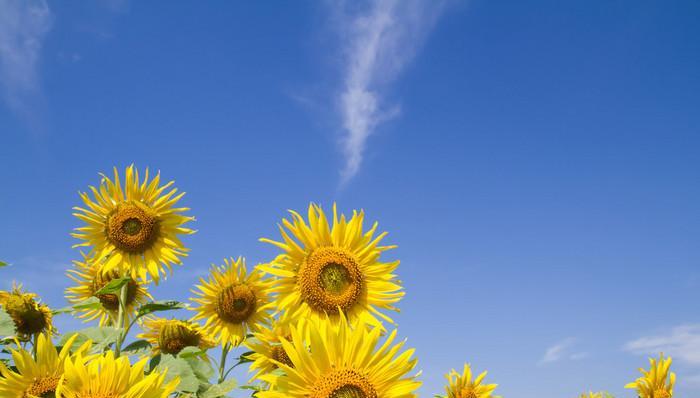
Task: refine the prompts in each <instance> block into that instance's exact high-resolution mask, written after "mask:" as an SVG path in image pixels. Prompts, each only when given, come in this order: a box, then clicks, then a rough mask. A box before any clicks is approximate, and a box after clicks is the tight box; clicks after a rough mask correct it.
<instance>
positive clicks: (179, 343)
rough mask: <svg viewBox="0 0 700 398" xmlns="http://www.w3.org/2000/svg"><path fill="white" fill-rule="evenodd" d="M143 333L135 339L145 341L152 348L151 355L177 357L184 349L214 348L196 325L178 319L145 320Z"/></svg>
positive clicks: (211, 342) (212, 342)
mask: <svg viewBox="0 0 700 398" xmlns="http://www.w3.org/2000/svg"><path fill="white" fill-rule="evenodd" d="M143 329H144V332H143V333H141V334H139V335H138V336H137V337H139V338H142V339H146V340H147V341H148V342H149V343H151V346H153V353H154V354H158V353H161V352H162V353H165V354H171V355H177V354H179V353H180V351H182V349H183V348H185V347H199V348H200V349H202V350H206V349H209V348H212V347H214V346H216V342H214V341H212V340H211V339H209V338H208V337H207V336H206V335H205V334H204V332H202V330H201V328H200V327H199V325H198V324H196V323H193V322H189V321H181V320H178V319H165V318H157V317H152V318H147V319H145V320H144V322H143Z"/></svg>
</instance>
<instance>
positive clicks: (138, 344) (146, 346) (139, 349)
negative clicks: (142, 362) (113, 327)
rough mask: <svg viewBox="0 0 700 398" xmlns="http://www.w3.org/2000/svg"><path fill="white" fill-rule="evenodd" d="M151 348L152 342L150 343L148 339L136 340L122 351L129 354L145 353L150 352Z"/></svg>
mask: <svg viewBox="0 0 700 398" xmlns="http://www.w3.org/2000/svg"><path fill="white" fill-rule="evenodd" d="M150 350H151V343H149V342H148V341H147V340H136V341H134V342H131V343H130V344H129V345H127V346H126V347H124V348H122V352H123V353H125V354H129V355H137V354H143V353H146V352H149V351H150Z"/></svg>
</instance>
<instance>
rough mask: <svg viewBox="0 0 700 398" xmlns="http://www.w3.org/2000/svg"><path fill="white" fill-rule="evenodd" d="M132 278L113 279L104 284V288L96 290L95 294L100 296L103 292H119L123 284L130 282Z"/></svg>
mask: <svg viewBox="0 0 700 398" xmlns="http://www.w3.org/2000/svg"><path fill="white" fill-rule="evenodd" d="M130 280H131V278H129V277H124V278H117V279H112V280H111V281H109V283H108V284H106V285H104V286H103V287H102V289H100V290H98V291H96V292H95V294H94V296H99V295H101V294H118V293H119V291H120V290H121V289H122V286H124V285H126V284H127V283H129V281H130Z"/></svg>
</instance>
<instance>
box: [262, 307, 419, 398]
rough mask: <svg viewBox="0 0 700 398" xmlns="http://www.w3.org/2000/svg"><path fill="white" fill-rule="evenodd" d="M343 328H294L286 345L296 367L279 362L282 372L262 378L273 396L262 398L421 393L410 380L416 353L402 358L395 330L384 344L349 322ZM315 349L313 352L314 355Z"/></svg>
mask: <svg viewBox="0 0 700 398" xmlns="http://www.w3.org/2000/svg"><path fill="white" fill-rule="evenodd" d="M338 318H339V319H338V322H329V320H328V319H326V320H323V321H310V322H312V323H313V324H312V325H310V327H308V328H302V329H307V330H308V336H309V337H308V339H305V337H304V336H305V335H306V334H307V333H306V332H302V330H300V328H298V327H296V326H293V327H292V328H291V340H287V339H285V338H282V339H281V342H282V347H283V348H284V350H285V352H286V353H287V355H288V357H289V360H290V362H291V363H292V365H291V366H290V365H287V364H285V363H283V362H280V361H275V363H276V365H277V366H278V367H279V368H280V369H281V370H282V372H279V373H278V372H274V373H268V374H265V375H262V376H260V378H261V380H263V381H265V382H267V383H269V385H270V389H269V391H261V392H258V393H257V394H256V395H257V397H258V398H286V397H292V398H295V397H297V398H302V397H303V398H344V397H349V398H378V397H382V398H398V397H402V398H411V397H415V396H416V394H415V391H416V390H417V389H418V387H420V384H421V383H420V382H419V381H418V380H416V378H415V376H411V375H408V373H409V372H411V371H412V370H413V368H414V367H415V365H416V359H413V358H412V355H413V351H414V350H413V349H409V350H406V351H403V352H401V353H399V351H400V350H401V349H402V347H403V345H404V343H405V342H399V343H397V344H393V343H394V339H395V338H396V330H394V331H392V332H391V333H389V334H388V335H387V337H386V339H384V340H383V342H382V343H381V344H380V341H379V340H380V338H381V334H382V331H381V329H379V328H372V329H371V330H370V329H368V328H366V327H355V328H352V327H351V326H350V325H349V324H348V321H347V319H346V318H345V316H343V315H341V316H339V317H338ZM309 348H310V349H309Z"/></svg>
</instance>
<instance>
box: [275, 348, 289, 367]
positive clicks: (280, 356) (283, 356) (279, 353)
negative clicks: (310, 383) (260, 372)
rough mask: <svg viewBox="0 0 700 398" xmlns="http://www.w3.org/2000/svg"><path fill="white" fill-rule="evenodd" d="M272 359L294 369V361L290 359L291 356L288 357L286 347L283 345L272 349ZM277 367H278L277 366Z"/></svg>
mask: <svg viewBox="0 0 700 398" xmlns="http://www.w3.org/2000/svg"><path fill="white" fill-rule="evenodd" d="M271 356H272V359H274V360H275V361H277V362H280V363H283V364H285V365H287V366H289V367H290V368H293V367H294V364H293V363H292V360H291V359H289V355H287V351H285V350H284V347H282V346H281V345H276V346H274V347H272V353H271ZM275 367H277V365H275Z"/></svg>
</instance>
